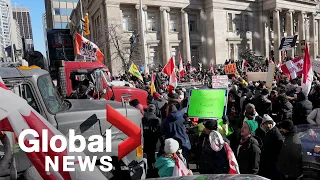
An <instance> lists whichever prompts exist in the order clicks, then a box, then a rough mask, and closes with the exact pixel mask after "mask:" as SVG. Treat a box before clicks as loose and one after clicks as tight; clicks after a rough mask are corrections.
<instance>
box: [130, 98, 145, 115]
mask: <svg viewBox="0 0 320 180" xmlns="http://www.w3.org/2000/svg"><path fill="white" fill-rule="evenodd" d="M129 104H130V106H133V107H135V108H136V109H138V110H139V111H140V112H141V114H142V117H143V115H144V109H143V106H142V104H141V103H140V102H139V100H138V99H133V100H131V101H130V102H129Z"/></svg>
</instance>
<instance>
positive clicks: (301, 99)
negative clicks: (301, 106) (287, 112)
mask: <svg viewBox="0 0 320 180" xmlns="http://www.w3.org/2000/svg"><path fill="white" fill-rule="evenodd" d="M306 99H307V98H306V95H304V94H303V92H299V93H298V94H297V101H298V102H300V101H304V100H306Z"/></svg>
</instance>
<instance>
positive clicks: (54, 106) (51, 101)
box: [38, 75, 63, 114]
mask: <svg viewBox="0 0 320 180" xmlns="http://www.w3.org/2000/svg"><path fill="white" fill-rule="evenodd" d="M38 87H39V90H40V93H41V96H42V98H43V101H44V103H45V105H46V107H47V109H48V111H49V112H50V113H51V114H56V113H58V112H59V111H60V109H61V107H62V105H63V100H62V99H61V97H60V96H59V94H58V93H57V91H56V90H55V88H54V87H53V84H52V81H51V78H50V76H49V75H43V76H40V77H39V78H38Z"/></svg>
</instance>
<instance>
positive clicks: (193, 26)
mask: <svg viewBox="0 0 320 180" xmlns="http://www.w3.org/2000/svg"><path fill="white" fill-rule="evenodd" d="M189 31H190V32H197V31H198V29H197V16H196V15H193V14H190V15H189Z"/></svg>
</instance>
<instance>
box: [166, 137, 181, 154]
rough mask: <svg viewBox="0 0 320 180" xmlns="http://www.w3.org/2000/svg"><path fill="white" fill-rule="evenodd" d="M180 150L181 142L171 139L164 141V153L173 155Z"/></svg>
mask: <svg viewBox="0 0 320 180" xmlns="http://www.w3.org/2000/svg"><path fill="white" fill-rule="evenodd" d="M178 150H179V142H178V141H176V140H174V139H172V138H169V139H166V140H165V141H164V152H165V153H166V154H173V153H176V152H177V151H178Z"/></svg>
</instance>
